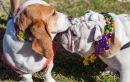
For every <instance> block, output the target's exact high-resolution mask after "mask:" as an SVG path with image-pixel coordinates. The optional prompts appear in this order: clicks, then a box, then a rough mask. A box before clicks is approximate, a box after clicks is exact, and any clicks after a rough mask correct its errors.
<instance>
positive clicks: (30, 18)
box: [2, 0, 70, 82]
mask: <svg viewBox="0 0 130 82" xmlns="http://www.w3.org/2000/svg"><path fill="white" fill-rule="evenodd" d="M69 25H70V17H69V16H68V15H65V14H63V13H60V12H58V11H56V10H55V9H54V8H53V7H51V6H50V5H49V4H48V3H46V2H45V1H43V0H27V1H26V2H24V3H23V4H21V5H20V6H19V8H18V9H17V12H16V15H15V16H14V17H13V19H10V20H9V21H8V23H7V27H6V32H5V34H4V38H3V52H4V54H3V56H2V60H3V61H4V62H6V63H7V64H9V65H10V66H11V68H12V69H13V70H15V71H16V72H17V73H19V74H20V75H21V76H22V80H20V81H19V82H33V80H32V74H33V73H36V72H38V71H40V70H42V69H43V68H45V71H44V73H45V74H44V82H55V80H54V79H53V78H52V76H51V70H52V68H53V58H54V57H53V56H54V52H55V51H56V50H57V45H56V44H55V43H54V42H53V41H52V40H53V39H54V37H55V36H56V34H57V33H59V32H63V31H65V30H66V29H67V28H68V27H69Z"/></svg>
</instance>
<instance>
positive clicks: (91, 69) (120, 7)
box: [0, 0, 130, 82]
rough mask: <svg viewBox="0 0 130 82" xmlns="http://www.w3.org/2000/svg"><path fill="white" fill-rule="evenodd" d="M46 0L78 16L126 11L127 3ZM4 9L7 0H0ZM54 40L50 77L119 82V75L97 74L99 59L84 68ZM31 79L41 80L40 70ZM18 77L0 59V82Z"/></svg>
mask: <svg viewBox="0 0 130 82" xmlns="http://www.w3.org/2000/svg"><path fill="white" fill-rule="evenodd" d="M22 1H24V0H22ZM45 1H47V2H48V3H50V4H51V5H52V6H53V7H54V8H56V10H57V11H60V12H62V13H66V14H68V15H71V16H73V17H79V16H82V15H83V14H84V13H85V12H86V11H87V10H93V11H97V12H102V11H104V12H105V11H106V12H113V13H116V14H119V13H127V14H130V10H129V9H130V2H129V3H128V2H126V3H122V2H118V1H117V0H71V1H70V0H45ZM3 2H4V4H5V6H6V9H7V10H9V9H10V5H9V2H8V0H3ZM0 14H1V16H0V56H1V55H2V38H3V34H4V32H5V26H6V22H7V15H6V14H5V12H4V11H3V10H2V8H1V7H0ZM55 41H56V42H57V43H58V44H59V50H58V51H57V53H56V56H55V60H54V64H55V65H54V68H53V71H52V75H53V77H54V78H55V79H56V81H57V82H119V74H116V75H113V76H112V75H107V76H103V75H101V73H102V71H103V70H104V68H105V67H106V66H107V65H105V64H104V63H103V62H102V61H101V60H100V59H99V58H98V59H97V60H96V61H95V63H92V64H90V65H89V66H87V67H85V66H83V64H82V59H81V58H80V56H79V55H77V54H72V53H69V52H67V51H65V50H64V49H63V47H62V46H61V43H60V37H56V38H55ZM33 79H34V81H35V82H42V81H43V71H40V72H38V73H35V74H34V75H33ZM18 80H20V77H19V74H17V73H15V72H14V71H12V69H10V67H9V66H8V65H7V64H5V63H3V62H2V61H1V60H0V82H15V81H18Z"/></svg>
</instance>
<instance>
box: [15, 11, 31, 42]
mask: <svg viewBox="0 0 130 82" xmlns="http://www.w3.org/2000/svg"><path fill="white" fill-rule="evenodd" d="M32 21H33V19H31V18H30V17H29V15H28V13H27V11H26V10H25V11H23V12H22V13H21V14H20V15H19V16H18V17H17V19H16V22H15V25H16V27H18V28H19V29H17V31H16V32H17V33H16V36H17V38H18V40H19V41H21V42H24V41H25V40H24V39H23V38H22V37H21V36H20V35H19V32H20V31H21V32H23V33H25V31H26V29H27V28H28V27H29V26H30V25H31V23H32Z"/></svg>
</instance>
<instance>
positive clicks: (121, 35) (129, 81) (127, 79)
mask: <svg viewBox="0 0 130 82" xmlns="http://www.w3.org/2000/svg"><path fill="white" fill-rule="evenodd" d="M109 14H110V15H111V16H112V17H113V20H114V24H115V28H113V29H114V30H113V37H112V38H111V40H110V48H109V49H108V50H104V51H103V54H101V55H99V57H100V58H101V59H102V60H103V61H104V62H105V63H106V64H107V65H108V67H107V68H106V72H107V73H108V72H116V70H117V71H119V73H120V82H130V16H129V15H127V14H119V15H115V14H113V13H109ZM105 25H106V20H104V16H103V15H102V14H100V13H97V12H93V11H88V12H87V13H86V14H85V15H84V16H82V17H80V18H75V19H74V20H73V21H72V25H71V27H70V28H69V29H68V30H67V31H65V32H63V34H62V37H61V42H62V45H63V47H64V48H65V49H66V50H68V51H70V52H72V53H78V54H80V55H83V56H86V57H89V56H90V55H91V54H92V53H93V51H95V45H94V44H93V42H94V41H99V40H101V39H102V35H103V34H104V26H105Z"/></svg>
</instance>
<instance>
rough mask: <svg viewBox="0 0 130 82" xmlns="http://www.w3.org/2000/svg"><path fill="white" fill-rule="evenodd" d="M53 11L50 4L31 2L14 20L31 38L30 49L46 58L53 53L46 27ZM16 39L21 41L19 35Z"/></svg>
mask: <svg viewBox="0 0 130 82" xmlns="http://www.w3.org/2000/svg"><path fill="white" fill-rule="evenodd" d="M53 11H54V9H53V8H52V7H50V6H43V5H40V4H33V5H30V6H28V7H27V8H26V9H25V11H24V12H22V13H21V14H20V15H19V17H18V18H17V20H16V25H18V27H19V30H20V31H22V32H24V33H25V34H26V35H28V36H29V37H31V38H32V39H33V41H32V49H33V50H34V51H35V52H36V53H37V54H39V55H41V56H43V55H44V56H45V57H46V58H51V57H52V54H53V49H52V38H51V36H50V34H49V33H50V31H49V29H50V28H49V27H48V23H49V21H50V15H51V14H52V12H53ZM17 36H18V34H17ZM18 39H19V40H20V41H21V38H20V37H19V36H18ZM22 41H23V40H22Z"/></svg>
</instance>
